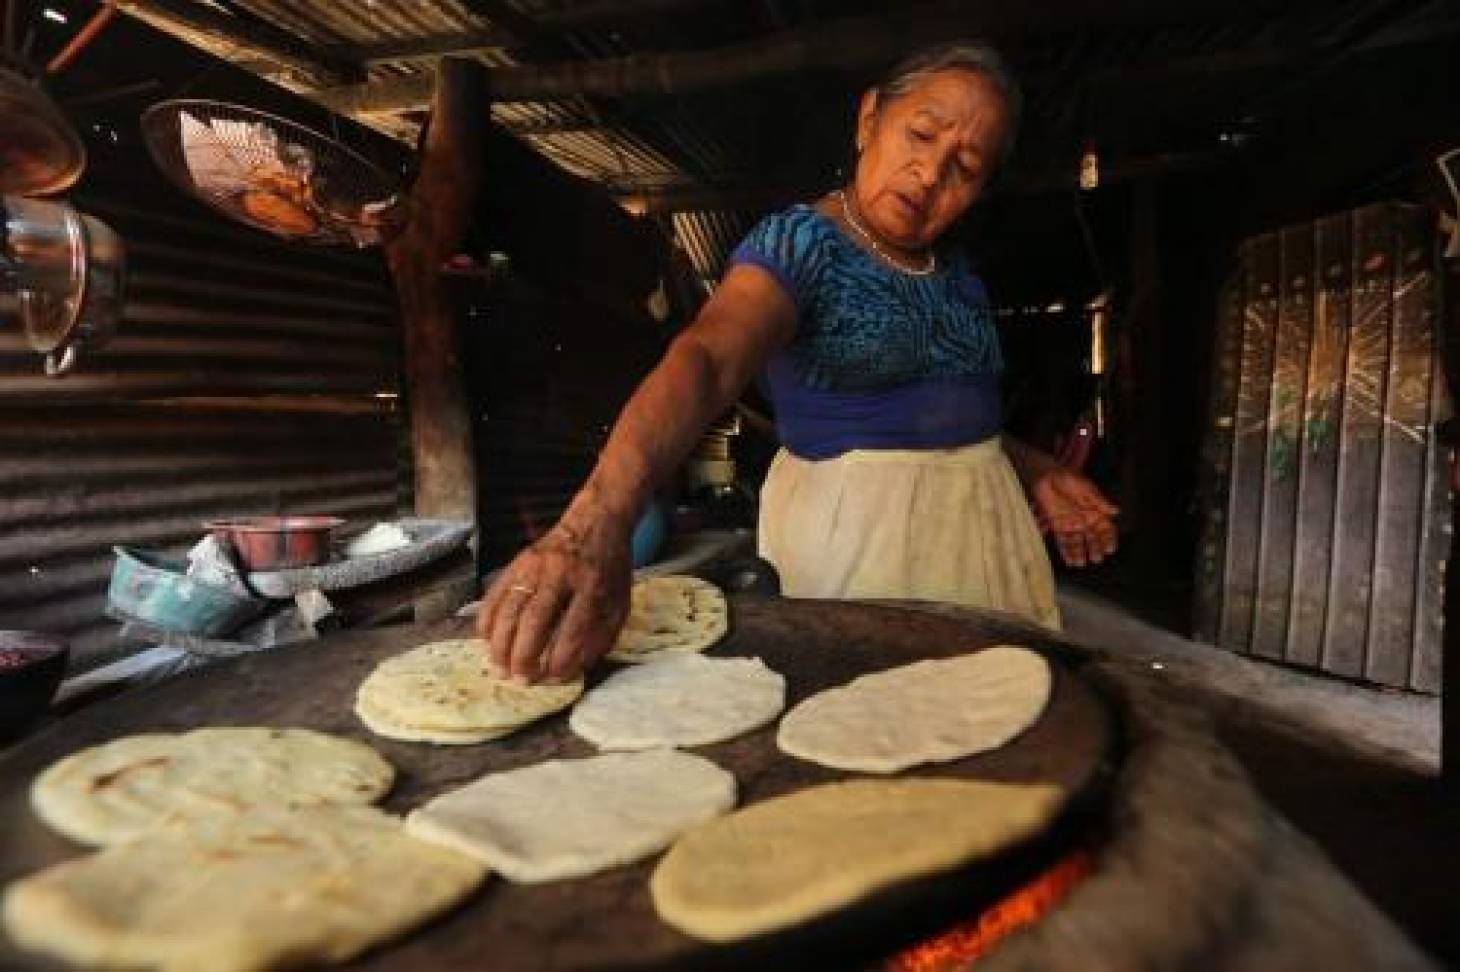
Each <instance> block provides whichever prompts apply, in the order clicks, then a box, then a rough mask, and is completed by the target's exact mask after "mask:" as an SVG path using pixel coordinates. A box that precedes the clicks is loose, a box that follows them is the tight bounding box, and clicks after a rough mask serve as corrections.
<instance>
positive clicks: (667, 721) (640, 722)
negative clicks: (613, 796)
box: [568, 655, 786, 750]
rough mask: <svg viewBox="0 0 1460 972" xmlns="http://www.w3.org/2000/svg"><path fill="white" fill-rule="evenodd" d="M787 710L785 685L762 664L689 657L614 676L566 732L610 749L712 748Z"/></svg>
mask: <svg viewBox="0 0 1460 972" xmlns="http://www.w3.org/2000/svg"><path fill="white" fill-rule="evenodd" d="M785 707H786V680H785V679H784V678H782V677H781V676H780V675H779V674H777V673H776V672H773V671H771V670H770V669H769V668H767V667H766V665H765V663H764V662H762V661H761V660H760V659H759V658H705V657H703V656H701V655H685V656H684V657H681V658H666V659H663V660H661V661H656V662H654V663H652V664H649V665H638V666H635V667H633V668H628V669H624V670H623V671H620V672H615V673H614V674H613V675H610V676H609V677H608V678H607V679H605V680H604V681H603V683H602V684H601V685H598V686H597V687H595V688H593V689H592V690H591V691H589V692H588V694H587V695H585V696H584V697H583V698H582V700H581V701H579V703H578V704H577V705H576V706H574V707H573V712H572V714H571V715H570V716H569V717H568V726H569V728H571V729H572V730H573V731H574V732H575V733H577V734H578V735H580V736H582V737H583V738H584V739H586V740H588V741H589V742H591V743H593V744H594V745H595V746H597V747H598V748H599V749H604V750H613V749H653V748H655V747H658V746H708V745H710V744H711V743H717V742H722V741H723V740H726V739H733V738H735V737H736V736H739V735H743V734H744V733H747V732H750V731H751V730H753V729H759V728H760V727H761V726H763V725H765V724H767V723H768V722H770V721H771V720H773V719H774V718H775V717H776V716H778V715H780V714H781V710H782V709H784V708H785Z"/></svg>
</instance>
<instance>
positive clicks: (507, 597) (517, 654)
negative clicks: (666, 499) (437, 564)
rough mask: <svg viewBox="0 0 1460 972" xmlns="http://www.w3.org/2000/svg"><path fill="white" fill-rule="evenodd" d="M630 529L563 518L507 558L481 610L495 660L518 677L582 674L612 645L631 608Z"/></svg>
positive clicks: (553, 678) (479, 620) (479, 623)
mask: <svg viewBox="0 0 1460 972" xmlns="http://www.w3.org/2000/svg"><path fill="white" fill-rule="evenodd" d="M631 582H632V572H631V568H630V566H629V537H628V532H627V530H624V529H622V528H619V527H617V526H615V525H614V524H612V523H608V522H605V521H602V520H595V521H591V522H590V523H588V524H587V525H586V526H583V527H581V528H577V529H575V528H571V527H568V526H566V525H564V524H563V523H559V524H558V525H557V526H555V527H553V529H552V530H550V531H548V533H546V534H544V535H543V536H542V537H541V538H540V539H539V540H538V541H537V542H535V543H533V544H532V545H531V546H530V547H528V548H527V549H526V550H524V551H522V553H520V554H518V555H517V557H516V558H515V559H514V560H513V561H512V562H511V563H510V564H508V565H507V567H506V569H505V570H503V571H502V573H501V575H500V576H499V577H498V578H497V580H496V582H495V583H494V584H493V585H492V589H491V590H490V591H488V592H487V596H486V598H485V599H484V600H483V601H482V606H481V609H480V610H479V611H478V613H477V632H478V634H480V635H481V637H482V640H484V641H485V642H486V643H487V653H488V663H489V666H490V667H491V668H493V669H495V670H496V671H497V672H500V673H504V674H507V675H510V676H511V677H512V678H513V679H514V680H516V681H519V682H527V683H531V682H537V681H543V680H546V681H568V680H571V679H573V678H576V677H577V676H578V675H579V674H580V673H582V672H583V671H584V670H585V669H586V668H588V667H589V666H590V665H592V664H593V663H594V662H596V661H597V660H598V659H599V658H600V657H602V656H603V655H604V654H605V653H606V652H607V651H608V650H609V648H611V647H612V646H613V641H614V638H615V637H617V635H618V631H619V628H620V627H622V625H623V622H624V617H625V616H626V615H627V613H628V604H629V585H630V583H631Z"/></svg>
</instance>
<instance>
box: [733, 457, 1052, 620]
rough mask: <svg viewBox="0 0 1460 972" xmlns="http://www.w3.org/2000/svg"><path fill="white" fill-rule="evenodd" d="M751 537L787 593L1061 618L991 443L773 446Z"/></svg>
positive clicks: (1010, 471)
mask: <svg viewBox="0 0 1460 972" xmlns="http://www.w3.org/2000/svg"><path fill="white" fill-rule="evenodd" d="M758 540H759V545H760V555H761V556H762V557H764V558H765V559H766V560H768V561H770V562H771V564H773V565H774V566H775V568H776V570H777V571H778V572H779V573H780V575H781V590H782V592H783V593H785V594H786V595H787V596H789V597H827V598H858V597H893V598H916V599H920V600H929V601H944V602H948V603H951V604H961V605H964V606H967V607H976V608H993V609H996V610H1000V611H1008V612H1010V613H1012V614H1017V615H1020V616H1021V617H1024V618H1027V619H1029V620H1032V621H1036V622H1038V623H1040V624H1043V625H1046V626H1048V627H1053V628H1058V627H1059V626H1060V615H1059V608H1058V607H1057V606H1056V604H1055V595H1054V576H1053V574H1052V573H1051V570H1050V565H1049V556H1048V554H1046V553H1045V548H1044V541H1043V540H1042V539H1041V538H1040V535H1039V528H1038V527H1037V526H1036V525H1035V522H1034V517H1033V515H1032V514H1031V513H1030V511H1029V502H1028V500H1027V499H1026V498H1025V495H1024V489H1023V487H1022V486H1021V485H1020V484H1019V479H1018V477H1017V476H1016V475H1015V474H1014V468H1013V467H1012V466H1011V465H1010V464H1009V459H1008V457H1007V456H1006V455H1005V454H1004V449H1003V446H1002V445H1001V444H1000V442H999V440H998V439H990V440H988V441H985V442H980V443H978V444H977V445H971V446H964V447H962V448H958V449H937V450H901V449H866V450H863V449H859V450H854V451H852V452H848V453H845V454H843V455H841V456H838V457H837V458H835V459H824V460H821V461H811V460H807V459H800V458H798V457H796V456H794V455H792V454H791V453H789V452H787V451H786V450H784V449H782V450H781V451H780V452H779V453H778V454H777V455H776V458H775V461H774V462H772V463H771V469H770V474H769V475H768V476H767V477H766V481H765V486H764V488H763V489H762V490H761V499H760V526H759V537H758Z"/></svg>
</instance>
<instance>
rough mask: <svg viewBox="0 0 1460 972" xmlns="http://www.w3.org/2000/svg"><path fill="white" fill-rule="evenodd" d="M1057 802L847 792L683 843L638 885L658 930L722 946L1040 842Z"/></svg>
mask: <svg viewBox="0 0 1460 972" xmlns="http://www.w3.org/2000/svg"><path fill="white" fill-rule="evenodd" d="M1062 799H1063V796H1062V792H1061V791H1060V789H1059V788H1058V787H1055V786H1049V785H1042V784H1041V785H1027V784H1010V783H981V782H975V781H972V780H950V779H904V780H852V781H849V782H845V783H830V784H826V785H823V786H817V787H812V788H810V789H807V790H801V791H799V792H797V793H793V794H791V795H789V796H784V797H777V798H775V799H771V800H766V801H764V802H762V803H757V804H754V805H753V806H750V807H747V808H745V809H743V810H739V811H737V812H735V813H732V814H730V815H729V816H725V817H721V818H720V819H718V820H713V821H711V822H710V823H708V824H705V825H703V826H701V827H697V828H695V829H694V830H691V831H689V832H688V833H686V834H685V835H684V836H683V837H681V838H680V840H679V842H678V843H676V844H675V845H674V847H672V848H671V849H670V851H669V853H668V854H666V855H664V859H663V860H661V861H660V862H659V866H658V867H657V868H655V870H654V876H653V878H652V879H651V880H650V882H649V890H650V893H651V895H652V896H653V899H654V908H655V910H656V911H657V912H658V913H659V917H660V918H662V919H663V920H664V921H665V922H666V923H668V924H669V925H672V926H673V927H675V928H678V929H679V930H680V931H682V932H684V933H685V934H687V935H691V936H693V937H695V938H701V939H705V940H708V941H713V942H729V941H736V940H739V939H743V938H749V937H752V936H754V935H760V934H764V933H766V932H771V931H775V930H778V929H782V928H787V927H790V926H792V925H796V924H799V923H801V922H804V921H808V920H810V919H813V918H817V917H819V916H821V915H825V914H828V913H830V912H833V911H835V910H837V909H838V908H842V907H845V906H846V905H849V904H852V903H853V902H855V901H857V900H859V899H861V898H864V897H866V896H867V895H869V894H871V893H873V892H875V891H878V890H880V889H882V888H886V887H890V886H892V885H895V884H898V883H900V882H903V881H907V880H910V879H913V878H918V877H923V876H926V875H931V874H936V873H938V872H942V871H947V870H950V869H952V868H955V867H958V866H961V865H964V864H967V863H971V862H972V861H975V860H977V859H980V858H984V857H989V856H993V855H994V854H997V853H998V852H1000V851H1001V850H1004V849H1005V848H1008V847H1011V846H1013V845H1014V844H1017V843H1019V842H1020V841H1021V840H1024V839H1025V838H1028V837H1031V836H1033V835H1035V834H1037V833H1039V832H1040V831H1041V830H1043V829H1044V828H1045V827H1046V826H1047V825H1048V824H1049V822H1050V821H1051V820H1052V819H1053V818H1054V816H1055V814H1056V813H1057V812H1058V811H1059V808H1060V805H1061V803H1062Z"/></svg>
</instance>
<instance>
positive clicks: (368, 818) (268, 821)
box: [4, 807, 487, 972]
mask: <svg viewBox="0 0 1460 972" xmlns="http://www.w3.org/2000/svg"><path fill="white" fill-rule="evenodd" d="M486 873H487V872H486V869H485V868H484V867H482V865H481V864H479V863H478V862H476V861H474V860H472V859H471V858H469V857H467V856H465V855H462V854H457V853H455V852H454V851H450V850H447V849H446V848H442V847H437V846H433V845H431V844H428V843H426V842H424V841H419V840H416V839H414V838H412V837H410V836H408V835H407V834H406V833H405V830H404V828H403V827H402V826H401V822H400V821H399V820H398V819H397V818H395V817H391V816H389V815H387V814H384V813H381V812H380V811H378V810H374V809H371V808H367V807H310V808H305V809H301V810H294V811H290V810H285V809H282V808H256V809H254V810H251V811H249V812H248V813H244V814H230V815H225V816H215V817H209V818H201V819H197V820H189V821H185V822H179V823H176V824H174V825H172V826H169V827H166V828H163V829H161V830H157V831H154V832H153V833H151V834H149V835H147V836H145V837H141V838H139V839H137V840H132V841H127V842H125V843H122V844H118V845H116V846H113V847H108V848H106V849H105V850H102V851H99V852H97V853H95V854H90V855H87V856H86V857H82V858H78V859H76V860H71V861H67V862H65V863H63V864H57V865H55V866H54V867H50V868H47V869H46V870H44V871H41V872H39V873H37V874H33V875H31V876H30V877H27V878H24V879H22V880H20V881H17V882H16V883H15V884H13V885H11V886H10V887H9V888H8V889H7V891H6V895H5V900H4V922H5V927H6V930H7V931H8V932H9V933H10V935H11V937H12V938H13V939H14V940H15V941H16V942H17V943H18V944H19V945H21V946H22V947H24V948H27V949H31V950H34V951H39V952H45V953H48V954H50V955H53V956H56V957H59V958H62V959H65V960H67V961H69V962H73V963H75V964H78V965H83V966H88V967H92V968H104V969H133V968H157V969H163V970H166V972H253V970H261V969H272V968H278V967H283V966H297V965H303V964H314V963H315V962H343V961H345V960H347V959H350V958H352V957H354V956H356V955H358V954H360V953H361V952H363V951H364V950H365V949H367V948H369V947H370V946H371V945H374V944H376V943H378V942H381V941H384V940H386V939H389V938H392V937H395V936H397V935H400V934H402V933H404V932H406V931H409V930H410V929H412V928H414V927H416V926H417V925H420V924H422V923H424V922H425V921H427V920H429V919H430V918H432V917H433V916H435V915H437V914H440V913H441V912H443V911H445V910H446V909H448V908H450V907H451V906H452V905H454V904H456V903H457V902H459V901H460V900H462V899H463V898H464V897H466V895H467V894H468V893H470V892H471V891H472V890H473V889H474V888H476V887H477V886H478V885H479V884H480V883H481V882H482V880H483V878H484V877H485V876H486Z"/></svg>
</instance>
